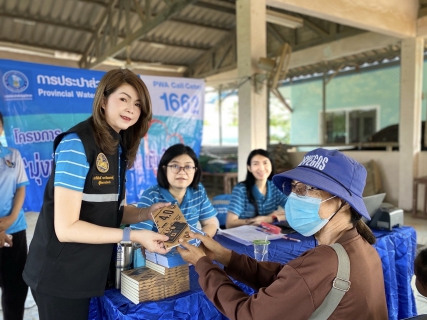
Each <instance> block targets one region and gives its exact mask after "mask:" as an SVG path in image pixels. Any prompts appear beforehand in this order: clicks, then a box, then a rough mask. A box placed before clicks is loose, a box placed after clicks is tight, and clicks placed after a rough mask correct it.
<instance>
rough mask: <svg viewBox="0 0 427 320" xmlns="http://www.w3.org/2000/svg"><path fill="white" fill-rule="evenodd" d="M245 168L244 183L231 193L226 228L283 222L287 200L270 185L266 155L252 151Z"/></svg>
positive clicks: (269, 158) (270, 176)
mask: <svg viewBox="0 0 427 320" xmlns="http://www.w3.org/2000/svg"><path fill="white" fill-rule="evenodd" d="M246 164H247V172H246V179H245V180H244V181H242V182H239V183H238V184H237V185H236V186H235V187H234V188H233V191H232V193H231V200H230V204H229V205H228V209H227V210H228V212H227V220H226V227H227V228H234V227H237V226H242V225H246V224H251V225H257V226H258V225H260V224H261V222H268V223H272V222H274V221H277V220H284V219H285V212H284V210H283V208H284V207H285V203H286V199H287V197H286V196H285V195H284V194H283V193H282V192H280V190H279V189H277V187H276V186H275V185H274V184H273V182H272V181H271V179H272V177H273V173H274V167H273V161H272V159H271V157H270V154H269V153H268V152H267V151H266V150H263V149H256V150H253V151H252V152H251V153H250V154H249V156H248V160H247V161H246Z"/></svg>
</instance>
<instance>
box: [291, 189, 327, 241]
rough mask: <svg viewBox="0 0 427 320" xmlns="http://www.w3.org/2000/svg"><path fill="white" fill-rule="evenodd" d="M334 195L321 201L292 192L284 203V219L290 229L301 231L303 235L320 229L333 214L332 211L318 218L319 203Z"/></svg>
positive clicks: (308, 234)
mask: <svg viewBox="0 0 427 320" xmlns="http://www.w3.org/2000/svg"><path fill="white" fill-rule="evenodd" d="M335 197H336V196H333V197H330V198H329V199H326V200H323V201H322V200H321V199H319V198H313V197H309V196H297V195H296V194H295V193H294V192H292V193H291V194H290V195H289V197H288V200H287V201H286V205H285V212H286V220H288V223H289V225H290V226H291V227H292V229H294V230H295V231H297V232H299V233H301V234H302V235H303V236H306V237H308V236H312V235H313V234H315V233H316V232H317V231H319V230H320V229H322V228H323V227H324V226H325V225H326V224H327V223H328V222H329V220H330V219H331V218H332V217H333V215H334V214H335V213H333V214H332V215H331V216H330V217H329V218H327V219H322V218H320V216H319V208H320V204H321V203H322V202H325V201H328V200H330V199H332V198H335Z"/></svg>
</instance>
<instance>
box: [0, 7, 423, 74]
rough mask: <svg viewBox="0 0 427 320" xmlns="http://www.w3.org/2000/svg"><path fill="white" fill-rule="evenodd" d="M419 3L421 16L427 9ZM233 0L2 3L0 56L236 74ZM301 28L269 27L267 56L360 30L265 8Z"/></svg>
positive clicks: (365, 58) (380, 56)
mask: <svg viewBox="0 0 427 320" xmlns="http://www.w3.org/2000/svg"><path fill="white" fill-rule="evenodd" d="M426 2H427V1H426V0H420V7H421V9H420V14H422V13H423V12H424V7H425V6H426V5H427V3H426ZM235 6H236V3H235V0H19V1H17V0H16V1H10V0H0V50H6V51H11V52H21V53H22V52H25V53H27V54H35V55H40V56H46V57H52V58H61V59H69V60H73V61H78V66H79V67H81V68H88V69H91V68H98V67H99V66H123V67H129V68H136V69H141V70H144V69H146V70H158V71H162V70H163V71H172V72H176V73H179V74H182V75H184V76H188V77H196V78H201V77H206V76H209V75H212V74H216V73H219V72H222V71H226V70H230V69H233V68H236V61H237V54H236V51H237V50H236V8H235ZM267 10H270V11H271V12H273V13H279V14H285V15H288V16H291V17H293V18H295V19H299V20H300V21H302V22H303V23H302V25H301V26H300V27H298V28H288V27H284V26H281V25H278V24H273V23H270V22H268V23H267V53H268V56H269V57H272V56H274V55H275V54H276V52H277V50H278V49H279V48H280V47H281V46H282V45H283V44H284V43H289V44H290V46H291V47H292V52H293V53H294V52H298V51H299V50H302V49H306V48H309V47H313V46H316V45H320V44H325V43H328V42H331V41H336V40H338V39H344V38H346V37H350V36H354V35H358V34H362V33H363V32H365V31H363V30H360V29H356V28H353V27H348V26H344V25H340V24H337V23H333V22H329V21H326V20H321V19H317V18H314V17H309V16H304V15H301V14H297V13H293V12H288V11H285V10H280V9H276V8H268V7H267ZM399 55H400V46H399V44H395V45H391V46H387V47H384V48H382V49H379V50H373V51H368V52H363V53H359V54H355V55H351V56H348V57H342V58H339V59H335V60H332V61H327V62H321V63H316V64H312V65H304V66H298V67H295V68H290V69H289V71H288V75H287V77H289V78H292V77H298V76H304V75H309V74H314V73H319V72H324V71H325V70H338V69H340V68H345V67H349V66H350V67H354V66H360V65H363V64H365V63H372V62H381V61H383V60H384V59H388V60H391V59H395V58H396V57H398V56H399Z"/></svg>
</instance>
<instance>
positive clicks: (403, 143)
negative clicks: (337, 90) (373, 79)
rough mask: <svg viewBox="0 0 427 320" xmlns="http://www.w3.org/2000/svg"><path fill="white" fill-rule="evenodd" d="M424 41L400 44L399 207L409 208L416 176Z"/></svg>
mask: <svg viewBox="0 0 427 320" xmlns="http://www.w3.org/2000/svg"><path fill="white" fill-rule="evenodd" d="M423 57H424V39H423V38H420V37H418V38H408V39H405V40H402V48H401V61H400V63H401V71H400V72H401V74H400V122H399V155H400V159H399V180H398V181H397V183H399V203H398V207H399V208H402V209H404V210H411V208H412V182H413V179H414V177H416V176H417V175H418V170H417V169H418V157H419V153H420V145H421V99H422V82H423Z"/></svg>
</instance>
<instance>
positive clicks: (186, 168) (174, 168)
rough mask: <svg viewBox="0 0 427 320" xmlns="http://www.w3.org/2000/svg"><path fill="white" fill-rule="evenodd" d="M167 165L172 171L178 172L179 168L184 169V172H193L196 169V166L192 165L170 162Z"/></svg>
mask: <svg viewBox="0 0 427 320" xmlns="http://www.w3.org/2000/svg"><path fill="white" fill-rule="evenodd" d="M167 167H168V168H170V169H171V171H172V172H173V173H179V172H180V171H181V169H182V170H184V172H185V173H194V171H196V169H197V168H196V167H192V166H184V167H181V166H179V165H177V164H170V165H167Z"/></svg>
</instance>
